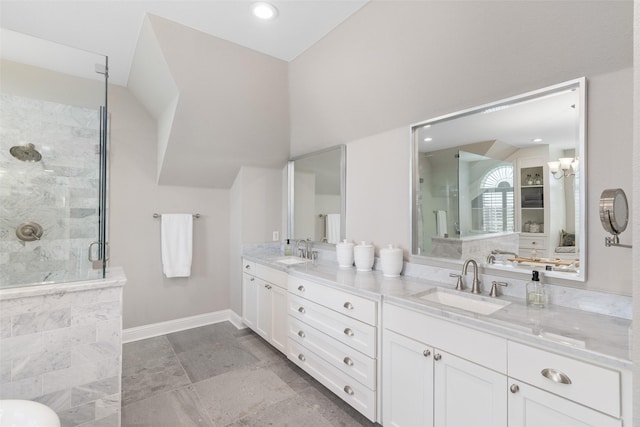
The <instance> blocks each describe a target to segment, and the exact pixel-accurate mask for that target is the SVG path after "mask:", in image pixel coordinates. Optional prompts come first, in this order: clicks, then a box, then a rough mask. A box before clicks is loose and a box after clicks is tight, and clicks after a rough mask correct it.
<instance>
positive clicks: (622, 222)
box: [600, 188, 629, 235]
mask: <svg viewBox="0 0 640 427" xmlns="http://www.w3.org/2000/svg"><path fill="white" fill-rule="evenodd" d="M600 221H601V222H602V226H603V227H604V229H605V230H607V231H608V232H609V233H611V234H614V235H618V234H620V233H622V232H623V231H624V230H625V229H626V228H627V224H628V223H629V204H628V203H627V196H626V195H625V194H624V191H623V190H622V189H621V188H611V189H607V190H604V191H603V192H602V195H601V196H600Z"/></svg>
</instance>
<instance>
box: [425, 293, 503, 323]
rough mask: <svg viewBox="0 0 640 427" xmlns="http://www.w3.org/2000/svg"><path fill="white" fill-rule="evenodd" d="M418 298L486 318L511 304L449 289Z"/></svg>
mask: <svg viewBox="0 0 640 427" xmlns="http://www.w3.org/2000/svg"><path fill="white" fill-rule="evenodd" d="M414 296H415V297H416V298H419V299H422V300H425V301H429V302H435V303H438V304H443V305H446V306H449V307H454V308H459V309H461V310H466V311H471V312H473V313H477V314H483V315H485V316H487V315H489V314H493V313H495V312H496V311H498V310H500V309H501V308H504V307H506V306H508V305H509V304H511V302H509V301H504V300H497V299H494V298H489V297H485V296H481V295H473V294H468V293H462V292H461V291H451V290H447V289H441V288H435V289H432V290H429V291H426V292H421V293H419V294H416V295H414Z"/></svg>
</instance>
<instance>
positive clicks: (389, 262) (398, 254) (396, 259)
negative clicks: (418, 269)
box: [380, 245, 402, 277]
mask: <svg viewBox="0 0 640 427" xmlns="http://www.w3.org/2000/svg"><path fill="white" fill-rule="evenodd" d="M380 267H381V269H382V275H383V276H385V277H398V276H400V272H401V271H402V249H400V248H394V247H393V245H389V246H388V247H386V248H382V249H380Z"/></svg>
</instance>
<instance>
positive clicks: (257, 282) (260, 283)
mask: <svg viewBox="0 0 640 427" xmlns="http://www.w3.org/2000/svg"><path fill="white" fill-rule="evenodd" d="M287 277H288V275H287V273H285V272H283V271H280V270H275V269H273V268H269V267H266V266H264V265H261V264H257V263H254V262H251V261H247V260H243V277H242V320H243V321H244V323H245V324H246V325H247V326H248V327H249V328H251V329H252V330H253V331H254V332H256V333H257V334H258V335H260V336H261V337H262V338H264V339H265V340H266V341H267V342H269V343H270V344H271V345H273V346H274V347H275V348H277V349H278V350H280V351H281V352H283V353H285V354H286V351H287V350H286V347H287Z"/></svg>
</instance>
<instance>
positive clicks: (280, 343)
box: [271, 285, 289, 354]
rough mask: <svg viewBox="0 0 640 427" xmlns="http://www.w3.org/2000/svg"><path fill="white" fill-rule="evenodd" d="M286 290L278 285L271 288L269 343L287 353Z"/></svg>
mask: <svg viewBox="0 0 640 427" xmlns="http://www.w3.org/2000/svg"><path fill="white" fill-rule="evenodd" d="M288 318H289V316H288V315H287V291H286V290H285V289H283V288H281V287H279V286H275V285H274V286H273V287H272V288H271V344H272V345H273V346H274V347H275V348H277V349H278V350H280V351H281V352H283V353H284V354H287V342H288V341H287V332H288V329H289V328H288V326H287V320H288Z"/></svg>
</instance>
